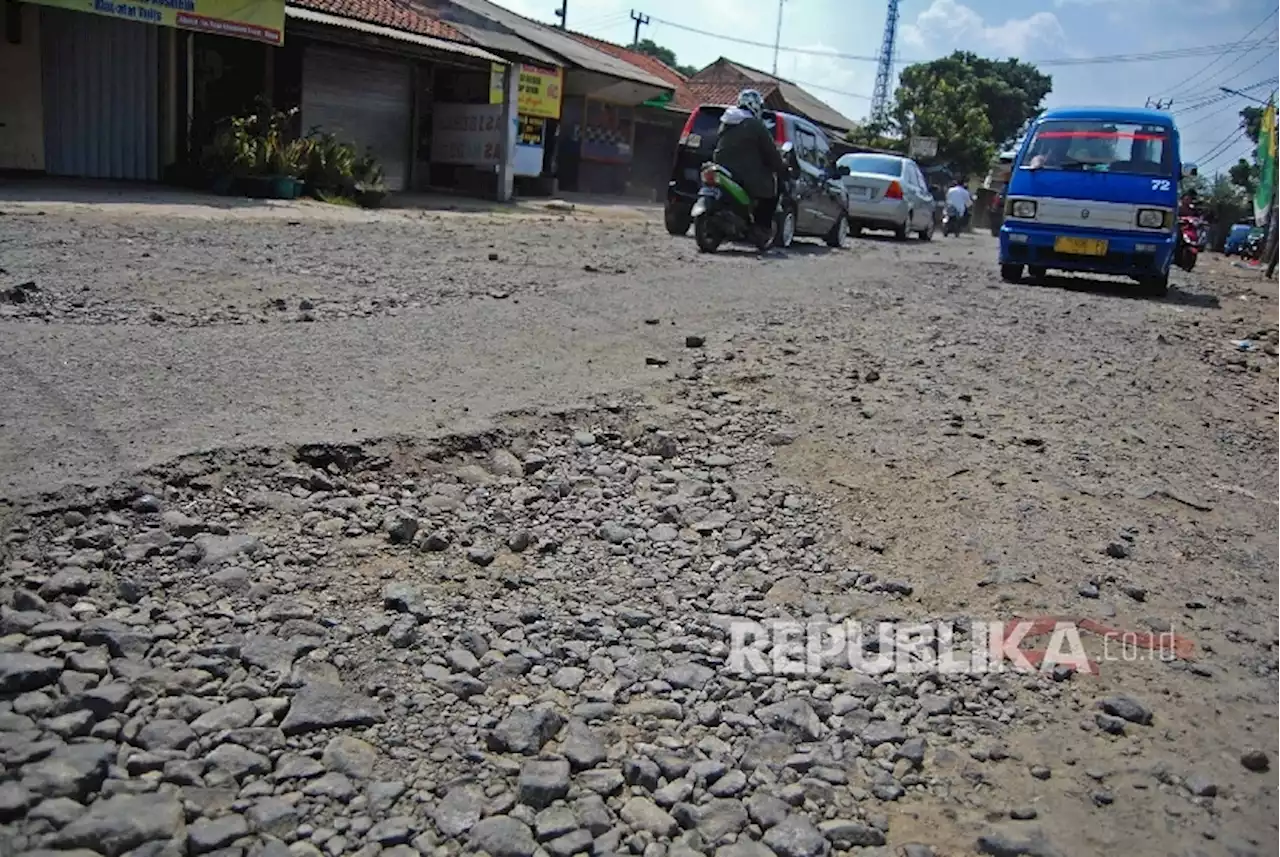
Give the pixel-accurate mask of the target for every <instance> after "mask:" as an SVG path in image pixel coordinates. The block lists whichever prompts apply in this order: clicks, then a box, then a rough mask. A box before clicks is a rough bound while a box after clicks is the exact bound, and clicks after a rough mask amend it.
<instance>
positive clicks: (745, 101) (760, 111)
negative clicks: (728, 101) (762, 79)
mask: <svg viewBox="0 0 1280 857" xmlns="http://www.w3.org/2000/svg"><path fill="white" fill-rule="evenodd" d="M738 106H739V107H741V108H742V109H743V110H746V111H747V112H748V113H750V114H751V115H752V116H754V117H756V118H757V119H759V118H761V117H762V116H763V115H764V96H763V95H761V94H760V93H759V92H757V91H756V90H754V89H744V90H742V91H741V92H739V93H738Z"/></svg>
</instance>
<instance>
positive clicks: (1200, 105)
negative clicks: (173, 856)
mask: <svg viewBox="0 0 1280 857" xmlns="http://www.w3.org/2000/svg"><path fill="white" fill-rule="evenodd" d="M1277 82H1280V77H1272V78H1269V79H1267V80H1263V81H1260V82H1258V83H1254V84H1251V85H1249V86H1242V87H1240V88H1239V89H1237V90H1236V91H1237V92H1246V91H1248V90H1250V89H1257V88H1258V87H1260V86H1273V85H1275V84H1276V83H1277ZM1235 99H1236V96H1235V95H1232V94H1229V93H1225V92H1219V93H1218V94H1217V95H1214V96H1209V97H1205V98H1202V99H1200V100H1199V101H1197V102H1195V103H1194V104H1187V105H1185V106H1183V107H1180V108H1178V109H1177V110H1175V111H1173V112H1174V113H1175V114H1186V113H1195V112H1196V111H1197V110H1203V109H1205V108H1206V107H1212V106H1214V105H1215V104H1221V103H1223V102H1224V101H1235Z"/></svg>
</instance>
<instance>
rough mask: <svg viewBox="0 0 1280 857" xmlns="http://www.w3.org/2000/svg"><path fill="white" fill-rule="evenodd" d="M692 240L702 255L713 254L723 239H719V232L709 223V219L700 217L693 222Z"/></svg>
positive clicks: (703, 216)
mask: <svg viewBox="0 0 1280 857" xmlns="http://www.w3.org/2000/svg"><path fill="white" fill-rule="evenodd" d="M693 240H694V242H695V243H696V244H697V245H698V249H699V250H701V251H702V252H703V253H714V252H716V251H717V250H719V249H720V242H721V241H722V240H724V239H722V238H721V237H720V232H719V230H718V229H716V227H715V224H713V223H712V222H711V218H710V217H707V216H705V215H700V216H698V217H696V218H694V221H693Z"/></svg>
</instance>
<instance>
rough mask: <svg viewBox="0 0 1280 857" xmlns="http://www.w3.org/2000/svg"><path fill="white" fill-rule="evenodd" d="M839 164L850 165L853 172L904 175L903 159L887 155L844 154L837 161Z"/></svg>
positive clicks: (893, 175) (850, 170) (842, 165)
mask: <svg viewBox="0 0 1280 857" xmlns="http://www.w3.org/2000/svg"><path fill="white" fill-rule="evenodd" d="M836 165H837V166H841V167H848V168H849V172H851V173H875V174H876V175H881V176H892V177H894V178H897V177H898V176H901V175H902V159H901V158H891V157H889V156H887V155H860V154H857V153H852V154H848V155H842V156H841V158H840V160H838V161H836Z"/></svg>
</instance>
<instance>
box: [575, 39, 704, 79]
mask: <svg viewBox="0 0 1280 857" xmlns="http://www.w3.org/2000/svg"><path fill="white" fill-rule="evenodd" d="M568 35H570V36H572V37H573V38H575V39H577V40H578V41H580V42H582V43H583V44H584V45H587V46H588V47H592V48H595V49H596V50H598V51H602V52H604V53H606V54H608V55H609V56H611V57H614V58H616V59H620V60H622V61H623V62H625V63H630V64H631V65H633V66H635V67H636V68H639V69H641V70H643V71H647V72H649V74H651V75H653V76H654V77H656V78H658V79H659V80H665V81H666V82H667V83H669V84H671V86H672V87H673V88H675V87H679V86H680V85H681V84H682V83H684V80H685V77H684V75H683V74H681V73H680V72H678V71H676V70H675V69H673V68H672V67H671V66H669V65H667V64H666V63H664V62H663V61H662V60H660V59H658V58H657V57H651V56H649V55H648V54H642V53H640V52H639V51H633V50H631V48H624V47H623V46H622V45H615V44H614V43H613V42H606V41H604V40H603V39H597V38H595V37H594V36H588V35H586V34H585V33H575V32H573V31H570V32H569V33H568Z"/></svg>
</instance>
